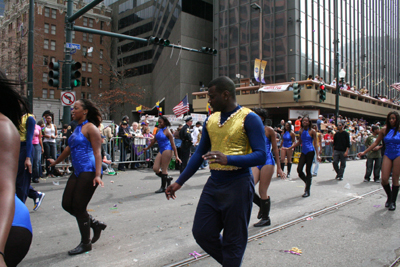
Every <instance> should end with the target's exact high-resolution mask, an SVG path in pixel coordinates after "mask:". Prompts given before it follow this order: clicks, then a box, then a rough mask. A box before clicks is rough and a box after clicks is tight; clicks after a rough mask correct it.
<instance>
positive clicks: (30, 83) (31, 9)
mask: <svg viewBox="0 0 400 267" xmlns="http://www.w3.org/2000/svg"><path fill="white" fill-rule="evenodd" d="M34 23H35V1H34V0H29V32H28V83H27V85H28V86H27V91H26V92H27V98H28V104H29V108H30V109H31V112H33V46H34V43H33V41H34V34H33V27H34ZM17 26H18V27H19V25H17Z"/></svg>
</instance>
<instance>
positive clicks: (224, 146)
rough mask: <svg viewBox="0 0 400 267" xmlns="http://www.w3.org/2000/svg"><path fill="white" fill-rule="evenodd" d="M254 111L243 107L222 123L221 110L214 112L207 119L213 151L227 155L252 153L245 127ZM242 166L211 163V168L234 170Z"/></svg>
mask: <svg viewBox="0 0 400 267" xmlns="http://www.w3.org/2000/svg"><path fill="white" fill-rule="evenodd" d="M250 112H252V111H251V110H250V109H248V108H244V107H241V108H240V109H238V110H237V111H236V112H234V113H232V115H231V116H229V118H228V119H227V120H226V121H225V122H224V123H223V124H221V112H215V113H213V114H212V115H211V116H210V117H209V118H208V120H207V125H206V127H207V131H208V134H209V136H210V141H211V151H219V152H222V153H224V154H225V155H247V154H250V153H251V147H250V143H249V139H248V137H247V135H246V132H245V129H244V121H245V119H246V116H247V115H248V114H249V113H250ZM239 169H241V167H237V166H231V165H221V164H218V163H211V164H210V170H218V171H233V170H239Z"/></svg>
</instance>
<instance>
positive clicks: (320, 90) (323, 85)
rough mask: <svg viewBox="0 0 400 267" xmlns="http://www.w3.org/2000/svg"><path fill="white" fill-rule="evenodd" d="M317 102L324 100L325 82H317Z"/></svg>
mask: <svg viewBox="0 0 400 267" xmlns="http://www.w3.org/2000/svg"><path fill="white" fill-rule="evenodd" d="M318 93H319V102H324V101H325V99H326V90H325V84H324V83H320V84H319V92H318Z"/></svg>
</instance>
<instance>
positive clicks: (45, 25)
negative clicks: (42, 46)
mask: <svg viewBox="0 0 400 267" xmlns="http://www.w3.org/2000/svg"><path fill="white" fill-rule="evenodd" d="M44 33H49V24H48V23H45V24H44Z"/></svg>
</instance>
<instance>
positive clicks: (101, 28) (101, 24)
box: [100, 21, 104, 30]
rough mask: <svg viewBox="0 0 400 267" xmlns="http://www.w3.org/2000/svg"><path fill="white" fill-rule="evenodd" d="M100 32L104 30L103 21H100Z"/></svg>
mask: <svg viewBox="0 0 400 267" xmlns="http://www.w3.org/2000/svg"><path fill="white" fill-rule="evenodd" d="M100 30H104V21H100Z"/></svg>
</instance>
